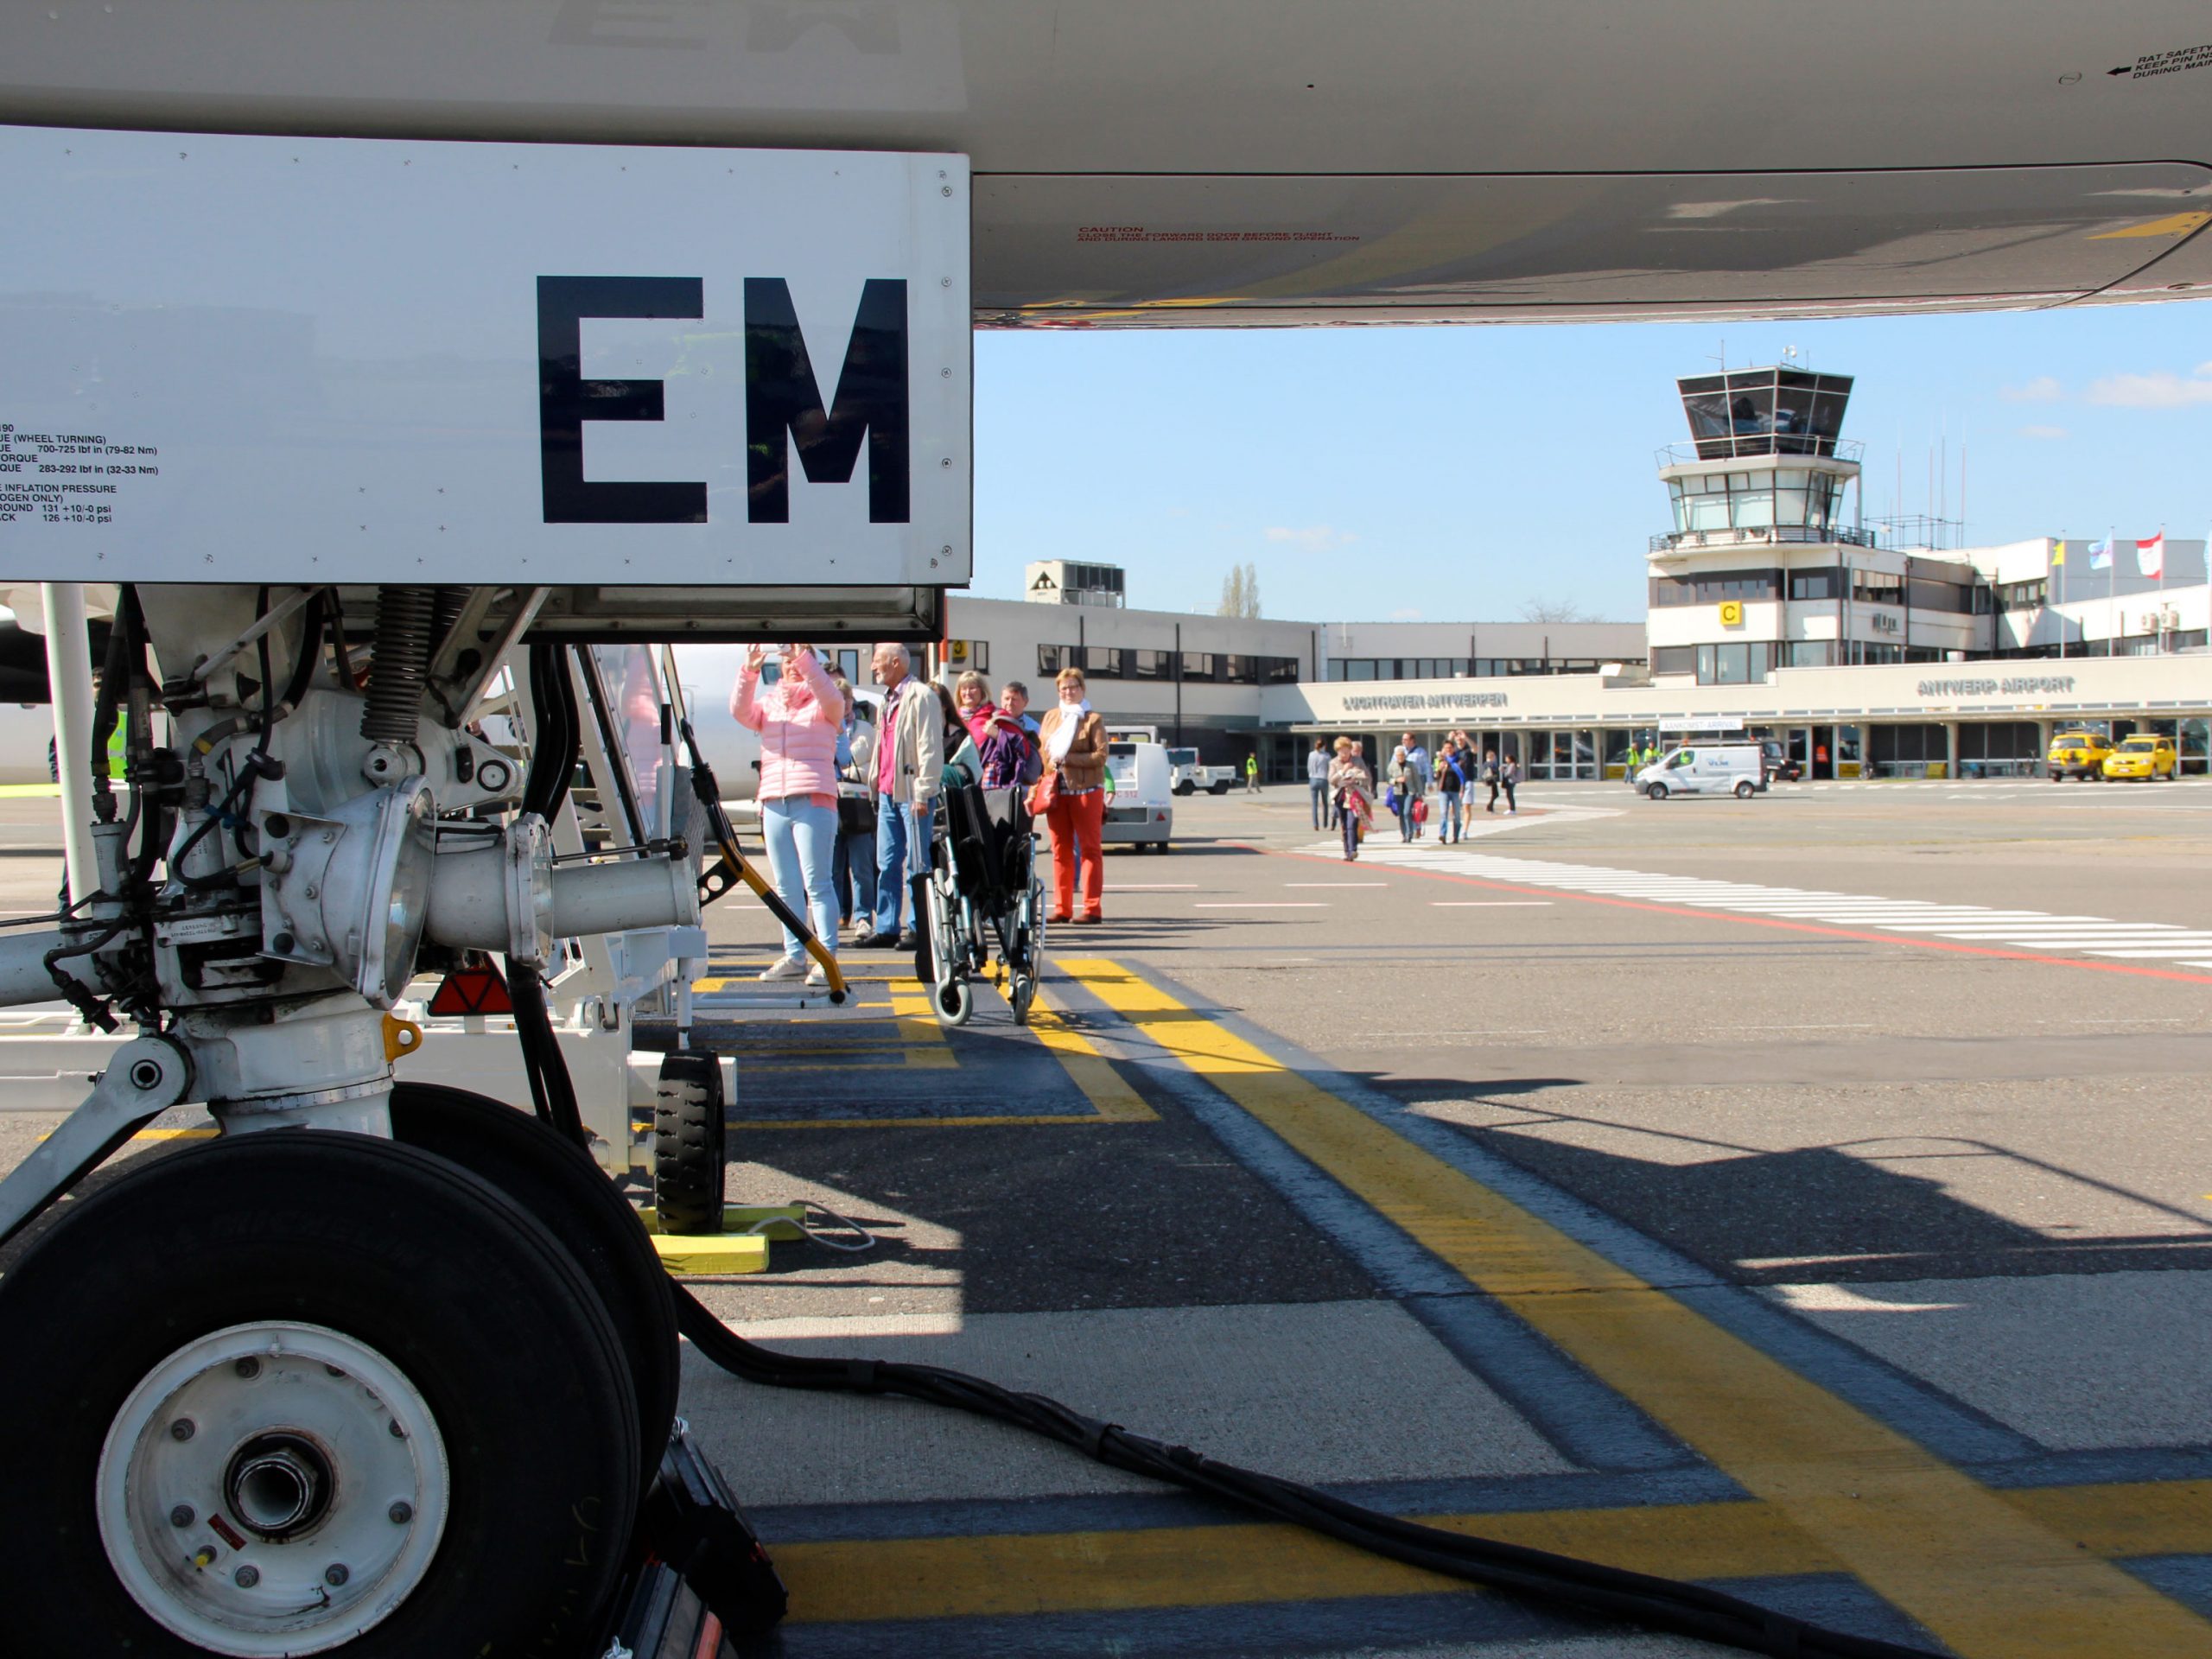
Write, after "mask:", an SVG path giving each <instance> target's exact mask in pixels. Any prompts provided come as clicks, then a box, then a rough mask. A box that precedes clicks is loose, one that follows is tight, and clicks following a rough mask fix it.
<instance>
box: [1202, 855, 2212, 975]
mask: <svg viewBox="0 0 2212 1659" xmlns="http://www.w3.org/2000/svg"><path fill="white" fill-rule="evenodd" d="M1236 844H1237V845H1239V846H1242V847H1244V848H1246V849H1249V851H1252V852H1255V853H1260V854H1262V855H1265V856H1267V857H1268V858H1297V859H1303V860H1305V861H1306V862H1308V863H1313V864H1341V863H1343V862H1344V860H1343V859H1342V858H1332V857H1329V856H1327V855H1324V854H1321V853H1287V852H1283V851H1281V850H1279V849H1275V848H1273V847H1258V846H1254V845H1253V843H1251V842H1238V843H1236ZM1368 868H1370V869H1371V870H1375V871H1376V872H1378V873H1383V874H1390V875H1417V876H1420V877H1421V879H1422V880H1427V881H1451V882H1454V883H1457V884H1458V885H1459V886H1460V887H1487V888H1489V889H1490V890H1491V892H1493V893H1535V894H1537V895H1539V896H1541V897H1542V898H1546V899H1580V900H1581V901H1582V902H1583V903H1584V904H1586V905H1611V906H1613V907H1614V908H1615V909H1617V910H1648V911H1650V912H1653V913H1655V914H1656V915H1660V916H1694V917H1697V918H1700V920H1704V921H1718V922H1736V923H1738V924H1740V925H1743V926H1745V927H1771V928H1778V929H1780V930H1781V931H1783V932H1785V933H1813V934H1817V935H1819V936H1820V937H1821V938H1830V939H1855V940H1858V941H1859V942H1860V943H1862V944H1902V945H1908V946H1910V947H1911V948H1912V949H1913V950H1948V951H1951V952H1954V953H1955V954H1956V955H1959V956H1963V957H1996V958H1997V959H1998V960H1999V961H2001V962H2047V963H2050V964H2051V965H2052V966H2053V967H2056V968H2083V969H2088V971H2089V972H2091V973H2094V974H2126V975H2128V976H2131V977H2133V978H2136V979H2171V980H2176V981H2178V982H2180V983H2182V984H2184V985H2212V974H2184V973H2183V972H2182V971H2181V970H2180V969H2177V968H2143V967H2138V966H2137V965H2136V964H2134V963H2126V962H2084V961H2082V958H2081V957H2048V956H2044V955H2042V954H2041V953H2040V952H2037V951H2033V950H1996V949H1993V948H1992V947H1991V946H1989V945H1986V944H1955V943H1953V942H1952V941H1950V940H1948V939H1910V938H1900V937H1899V936H1898V935H1897V934H1895V933H1866V932H1861V931H1859V930H1858V929H1856V928H1849V927H1823V926H1821V925H1820V924H1818V923H1816V922H1786V921H1783V920H1781V919H1779V918H1776V917H1772V916H1743V915H1738V914H1737V913H1735V912H1731V911H1726V910H1718V909H1715V910H1703V909H1700V908H1697V907H1695V906H1689V905H1655V904H1653V903H1652V902H1651V901H1650V900H1649V899H1615V898H1611V897H1609V896H1608V895H1606V894H1605V893H1577V892H1574V891H1573V889H1572V888H1567V887H1528V886H1524V885H1522V883H1520V882H1517V881H1492V880H1486V879H1485V878H1484V877H1482V876H1479V875H1453V874H1451V873H1450V872H1449V871H1446V870H1417V869H1412V868H1408V867H1407V866H1405V865H1402V864H1389V865H1379V864H1371V865H1369V866H1368Z"/></svg>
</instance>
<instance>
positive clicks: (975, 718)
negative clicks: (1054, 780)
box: [952, 669, 1039, 789]
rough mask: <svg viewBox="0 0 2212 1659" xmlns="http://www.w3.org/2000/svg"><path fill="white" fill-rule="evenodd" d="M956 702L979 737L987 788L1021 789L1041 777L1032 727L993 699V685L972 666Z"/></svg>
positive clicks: (978, 750) (972, 734) (970, 730)
mask: <svg viewBox="0 0 2212 1659" xmlns="http://www.w3.org/2000/svg"><path fill="white" fill-rule="evenodd" d="M952 697H953V701H954V702H956V703H957V704H958V705H959V708H960V718H961V721H962V723H963V724H964V725H965V726H966V727H967V728H968V735H969V736H970V737H972V738H973V739H975V740H976V753H977V754H979V755H980V756H982V763H983V775H982V779H981V781H982V785H983V787H984V788H985V789H1020V788H1021V787H1023V786H1024V785H1028V784H1032V783H1034V782H1035V781H1036V780H1037V777H1038V772H1039V766H1038V763H1037V743H1036V740H1035V739H1033V738H1032V737H1031V736H1030V734H1029V728H1027V727H1026V726H1024V725H1023V724H1022V723H1021V721H1020V720H1018V719H1016V718H1015V717H1014V715H1010V714H1008V713H1007V711H1006V710H1005V709H1000V708H998V707H996V706H995V705H994V704H993V703H992V702H991V685H990V682H989V681H988V680H986V679H985V678H984V677H982V675H981V674H978V673H976V671H975V670H973V669H969V671H968V672H966V673H965V674H963V675H962V676H961V677H960V678H959V679H958V681H957V682H956V683H955V684H954V686H953V691H952Z"/></svg>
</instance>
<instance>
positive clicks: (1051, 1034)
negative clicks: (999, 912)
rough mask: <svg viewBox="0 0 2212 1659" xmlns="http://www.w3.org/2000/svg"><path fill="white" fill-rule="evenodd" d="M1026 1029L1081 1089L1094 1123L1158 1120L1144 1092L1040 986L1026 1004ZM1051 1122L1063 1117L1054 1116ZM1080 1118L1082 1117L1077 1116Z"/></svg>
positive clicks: (1149, 1121)
mask: <svg viewBox="0 0 2212 1659" xmlns="http://www.w3.org/2000/svg"><path fill="white" fill-rule="evenodd" d="M1029 1029H1030V1030H1032V1031H1033V1032H1035V1033H1037V1040H1038V1041H1039V1043H1040V1044H1042V1045H1043V1046H1045V1048H1046V1051H1047V1052H1049V1053H1050V1054H1051V1055H1052V1058H1054V1059H1056V1060H1058V1062H1059V1063H1060V1069H1061V1070H1062V1071H1065V1072H1066V1073H1067V1074H1068V1081H1069V1082H1071V1083H1072V1084H1075V1086H1076V1087H1077V1088H1078V1089H1080V1090H1083V1097H1084V1099H1085V1100H1087V1101H1089V1102H1090V1105H1091V1109H1092V1110H1093V1111H1095V1112H1096V1113H1097V1115H1098V1116H1096V1117H1095V1118H1093V1119H1091V1120H1090V1122H1097V1123H1157V1122H1159V1121H1160V1114H1159V1113H1158V1112H1155V1111H1154V1110H1153V1109H1152V1108H1151V1107H1149V1106H1147V1105H1146V1104H1145V1100H1144V1096H1142V1095H1141V1094H1139V1093H1137V1091H1136V1090H1135V1088H1133V1087H1132V1086H1131V1085H1130V1084H1129V1081H1128V1078H1126V1077H1123V1076H1122V1074H1121V1073H1120V1072H1118V1071H1116V1070H1115V1069H1114V1066H1113V1063H1112V1062H1111V1061H1109V1059H1108V1058H1106V1057H1105V1056H1104V1055H1103V1054H1101V1053H1100V1052H1098V1050H1097V1048H1096V1046H1093V1044H1092V1043H1091V1040H1090V1038H1088V1037H1086V1036H1084V1034H1083V1033H1081V1032H1080V1031H1077V1029H1076V1028H1075V1027H1073V1026H1071V1025H1070V1024H1069V1023H1068V1020H1067V1016H1066V1014H1065V1013H1064V1012H1063V1011H1062V1010H1061V1008H1060V1007H1058V1005H1057V1003H1055V1004H1052V1005H1050V1006H1048V1005H1047V1004H1046V1001H1045V1000H1044V992H1043V991H1042V990H1041V989H1039V992H1038V1000H1037V1001H1035V1002H1033V1003H1031V1004H1030V1007H1029ZM1052 1121H1053V1122H1065V1121H1066V1120H1065V1119H1060V1118H1055V1119H1053V1120H1052ZM1076 1121H1077V1122H1082V1121H1084V1120H1082V1119H1077V1120H1076Z"/></svg>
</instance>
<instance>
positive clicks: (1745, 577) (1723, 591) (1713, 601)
mask: <svg viewBox="0 0 2212 1659" xmlns="http://www.w3.org/2000/svg"><path fill="white" fill-rule="evenodd" d="M1781 593H1782V572H1781V571H1779V570H1708V571H1705V572H1701V573H1700V574H1699V575H1685V576H1654V577H1652V578H1651V604H1652V607H1653V608H1654V609H1664V608H1666V607H1670V606H1679V605H1717V604H1719V602H1720V601H1722V600H1724V599H1775V598H1778V597H1779V596H1780V594H1781Z"/></svg>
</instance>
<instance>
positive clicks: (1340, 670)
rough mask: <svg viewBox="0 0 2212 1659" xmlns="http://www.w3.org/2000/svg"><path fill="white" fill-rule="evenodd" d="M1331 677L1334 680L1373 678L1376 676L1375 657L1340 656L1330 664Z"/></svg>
mask: <svg viewBox="0 0 2212 1659" xmlns="http://www.w3.org/2000/svg"><path fill="white" fill-rule="evenodd" d="M1329 677H1330V678H1331V679H1332V680H1371V679H1373V678H1374V677H1375V659H1374V658H1372V657H1345V658H1339V659H1338V661H1336V662H1333V663H1331V664H1329Z"/></svg>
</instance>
